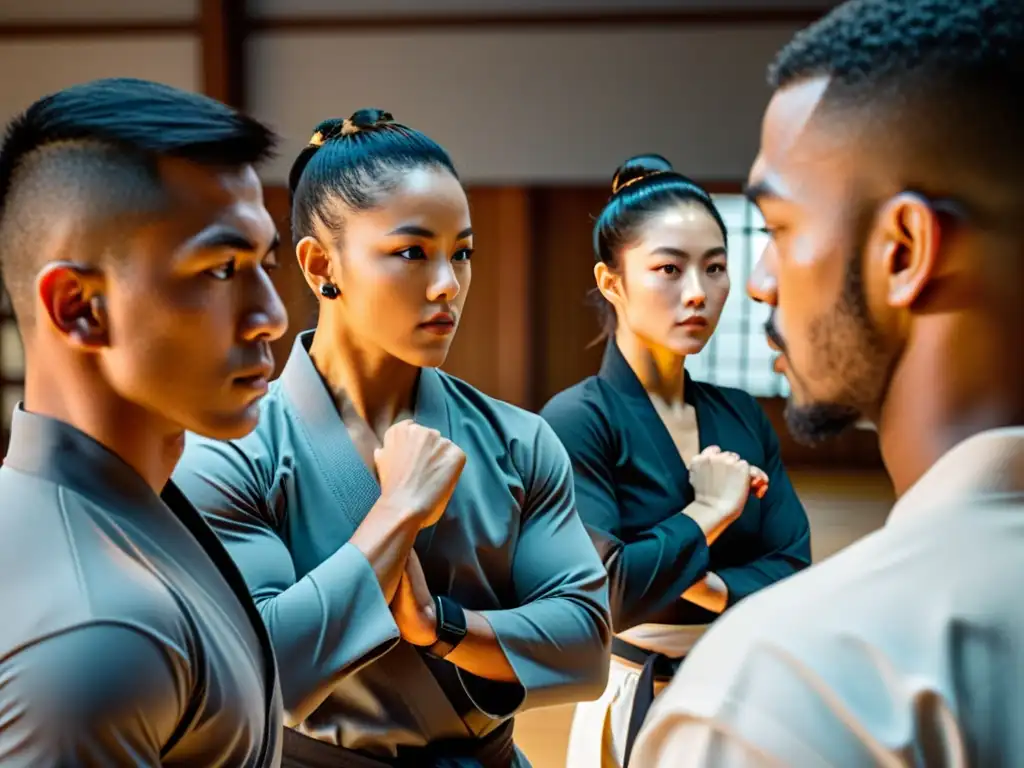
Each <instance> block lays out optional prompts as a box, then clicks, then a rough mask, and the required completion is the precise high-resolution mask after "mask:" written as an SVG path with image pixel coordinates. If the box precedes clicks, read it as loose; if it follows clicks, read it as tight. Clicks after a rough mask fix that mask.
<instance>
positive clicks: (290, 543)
mask: <svg viewBox="0 0 1024 768" xmlns="http://www.w3.org/2000/svg"><path fill="white" fill-rule="evenodd" d="M311 340H312V333H311V332H307V333H305V334H301V335H300V336H299V338H298V339H297V340H296V343H295V347H294V349H293V352H292V354H291V356H290V358H289V360H288V364H287V366H286V367H285V370H284V372H283V374H282V376H281V378H280V379H279V380H278V381H276V382H274V384H273V385H272V386H271V392H270V394H269V395H268V396H267V398H266V399H265V400H264V402H263V405H262V407H263V412H262V416H261V419H260V425H259V427H258V428H257V429H256V431H255V432H254V433H253V434H251V435H249V436H248V437H245V438H242V439H241V440H237V441H234V442H231V443H222V442H215V441H211V440H204V439H201V438H196V437H194V436H192V435H189V438H188V445H187V447H186V450H185V455H184V457H183V458H182V461H181V463H180V464H179V466H178V470H177V471H176V473H175V476H174V479H175V482H177V483H178V484H179V486H180V487H181V489H182V491H183V492H184V493H185V494H186V495H187V496H188V497H189V498H190V500H191V501H192V502H193V503H194V504H195V505H196V507H197V508H199V510H200V511H201V512H202V513H203V514H204V515H205V516H206V518H207V520H208V521H209V522H210V523H211V525H212V526H213V528H214V530H216V531H217V533H218V535H219V536H220V537H221V540H222V541H223V542H224V544H225V546H226V547H227V549H228V551H229V552H230V553H231V555H232V556H233V557H234V558H235V560H236V562H237V563H238V564H239V567H240V568H241V571H242V573H243V575H244V576H245V578H246V581H247V582H248V584H249V589H250V590H251V592H252V595H253V597H254V598H255V601H256V604H257V606H258V607H259V609H260V613H261V614H262V615H263V618H264V620H265V621H266V622H267V625H268V626H269V628H270V635H271V638H272V639H273V643H274V648H275V651H276V653H277V658H278V663H279V665H280V668H281V686H282V690H283V692H284V699H285V709H286V712H288V715H289V716H290V721H291V723H292V724H294V725H296V726H300V730H301V731H302V732H304V733H306V734H309V735H312V736H315V737H316V738H317V739H319V740H320V741H321V742H323V743H326V744H335V745H339V746H342V747H345V748H348V749H350V750H359V751H360V752H361V753H363V754H367V755H372V756H376V757H378V758H385V759H398V760H403V761H404V762H405V763H406V764H411V765H421V766H424V768H426V766H429V765H441V764H456V763H445V762H444V761H443V760H441V761H440V762H438V761H437V760H440V758H437V759H435V758H436V757H437V755H441V756H443V755H444V754H445V750H448V749H451V750H452V754H455V753H457V752H459V751H460V750H465V748H466V745H467V744H469V745H472V744H473V743H474V742H480V741H484V740H485V739H486V738H487V737H488V736H489V735H491V734H493V733H495V731H496V730H499V731H500V733H501V735H502V738H506V739H508V740H510V739H511V723H510V722H509V721H510V718H511V717H512V715H513V714H514V713H515V712H517V711H519V710H521V709H523V708H527V707H543V706H549V705H552V704H562V703H566V702H574V701H578V700H581V699H588V698H596V697H597V696H599V695H600V694H601V691H602V690H603V686H604V683H605V680H606V676H607V671H608V659H609V652H608V645H609V641H610V630H609V614H608V594H607V586H606V581H607V577H606V574H605V571H604V568H603V566H602V565H601V561H600V558H599V557H598V555H597V552H596V551H595V549H594V546H593V544H592V543H591V542H590V539H589V537H588V536H587V533H586V531H585V529H584V528H583V525H582V523H581V522H580V520H579V517H578V516H577V514H576V510H575V505H574V500H573V480H572V468H571V466H570V464H569V460H568V457H567V455H566V452H565V450H564V449H563V447H562V445H561V443H559V441H558V439H557V438H556V437H555V435H554V433H553V432H552V431H551V429H550V427H548V426H547V424H546V423H545V422H544V421H543V420H542V419H540V418H539V417H538V416H536V415H535V414H531V413H528V412H527V411H524V410H521V409H519V408H516V407H514V406H511V405H509V404H507V403H502V402H499V401H496V400H493V399H491V398H490V397H487V396H486V395H484V394H482V393H481V392H479V391H477V390H476V389H474V388H472V387H470V386H469V385H467V384H466V383H464V382H462V381H460V380H458V379H456V378H453V377H451V376H448V375H447V374H444V373H442V372H440V371H437V370H435V369H424V370H423V371H422V372H421V374H420V377H419V384H418V387H417V393H416V409H415V420H416V421H417V422H418V423H420V424H423V425H425V426H428V427H433V428H435V429H437V430H439V431H440V432H441V433H442V434H443V435H445V436H446V437H448V438H450V439H451V440H452V441H453V442H454V443H455V444H456V445H458V446H459V447H460V448H462V450H463V451H465V452H466V455H467V461H466V466H465V470H464V471H463V473H462V476H461V478H460V480H459V483H458V486H457V487H456V490H455V493H454V495H453V496H452V499H451V502H450V503H449V505H448V507H447V510H446V512H445V514H444V516H443V517H442V518H441V520H440V522H439V523H437V524H436V525H435V526H433V527H432V528H430V529H427V530H424V531H422V532H421V533H420V535H419V537H418V539H417V541H416V551H417V553H418V554H419V557H420V559H421V561H422V563H423V568H424V572H425V575H426V579H427V582H428V585H429V586H430V589H431V592H432V593H434V594H441V595H447V596H449V597H451V598H452V599H453V600H455V601H456V602H458V603H459V604H461V605H462V606H463V607H465V608H466V609H469V610H474V611H480V612H481V613H482V614H483V615H484V616H486V618H487V619H488V621H489V622H490V624H491V625H492V626H493V628H494V631H495V633H496V635H497V637H498V640H499V642H500V643H501V647H502V649H503V650H504V651H505V654H506V656H507V657H508V660H509V662H510V664H511V665H512V668H513V669H514V670H515V672H516V674H517V676H518V678H519V680H520V681H521V683H522V684H521V685H517V684H508V683H497V682H491V681H487V680H483V679H481V678H478V677H475V676H473V675H472V674H470V673H468V672H465V671H463V670H460V669H458V668H456V667H455V666H454V665H452V664H451V663H450V662H446V661H436V660H433V659H428V658H427V657H425V656H424V655H423V654H422V653H421V652H420V651H419V650H418V649H416V648H415V647H413V646H411V645H409V644H406V643H404V642H400V640H399V631H398V627H397V626H396V625H395V622H394V619H393V618H392V615H391V611H390V609H389V607H388V604H387V602H386V601H385V599H384V595H383V593H382V592H381V589H380V586H379V583H378V581H377V577H376V576H375V574H374V571H373V568H372V567H371V566H370V564H369V562H367V560H366V558H365V557H364V556H363V554H362V553H361V552H360V551H359V550H358V549H356V547H355V546H353V545H351V544H349V543H348V541H349V537H350V536H351V535H352V533H353V531H355V529H356V527H357V526H358V525H359V524H360V522H361V521H362V520H363V518H364V517H365V516H366V514H367V512H368V511H369V510H370V508H371V507H372V506H373V504H374V503H375V501H376V500H377V498H378V497H379V494H380V488H379V486H378V484H377V482H376V480H375V478H374V476H373V474H372V473H371V472H370V470H369V469H368V468H367V467H366V465H365V463H364V462H363V460H362V459H361V458H360V456H359V454H358V452H357V451H356V449H355V447H354V446H353V444H352V442H351V440H350V438H349V435H348V431H347V429H346V428H345V425H344V424H343V422H342V421H341V419H340V417H339V415H338V412H337V409H336V406H335V404H334V402H333V399H332V397H331V395H330V393H329V392H328V390H327V388H326V386H325V385H324V383H323V381H322V379H321V378H320V376H319V375H318V373H317V371H316V369H315V368H314V366H313V363H312V361H311V360H310V357H309V353H308V351H307V350H308V345H309V343H310V341H311ZM506 723H507V725H506ZM289 738H294V736H293V735H292V734H288V735H287V736H286V740H287V739H289ZM449 740H455V741H454V743H452V742H451V741H449ZM438 742H444V743H445V746H444V747H443V748H440V749H438V748H437V746H436V745H437V743H438ZM428 744H434V745H435V748H434V749H433V751H432V752H429V753H428V752H423V751H419V752H417V748H419V747H422V746H424V745H428ZM318 746H319V745H318ZM509 749H510V750H511V747H509ZM335 751H336V752H338V753H339V755H340V754H341V753H342V750H335ZM469 751H470V752H471V751H472V750H471V749H470V750H469ZM289 754H290V747H289V746H288V745H287V744H286V747H285V758H286V761H287V759H288V755H289ZM340 759H341V758H339V761H336V762H335V763H334V764H335V765H345V764H346V763H344V762H340ZM510 759H512V758H510ZM498 762H499V763H500V762H501V761H500V760H499V761H498ZM481 763H483V764H487V761H486V760H484V759H478V761H477V762H474V760H473V758H469V762H465V763H458V764H465V765H477V764H481ZM300 764H301V761H300ZM349 764H356V763H349ZM374 764H380V763H379V762H375V763H374ZM505 764H510V763H505ZM511 764H514V765H526V761H525V758H523V757H522V756H521V755H518V756H516V757H515V758H514V759H513V761H512V762H511Z"/></svg>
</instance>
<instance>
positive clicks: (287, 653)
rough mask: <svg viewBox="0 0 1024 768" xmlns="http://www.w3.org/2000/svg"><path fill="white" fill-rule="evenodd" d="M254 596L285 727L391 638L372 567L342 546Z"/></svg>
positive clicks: (394, 630)
mask: <svg viewBox="0 0 1024 768" xmlns="http://www.w3.org/2000/svg"><path fill="white" fill-rule="evenodd" d="M254 598H255V599H256V604H257V607H258V608H259V611H260V615H261V616H262V617H263V621H264V623H265V624H266V625H267V629H268V631H269V633H270V637H271V641H272V642H273V645H274V653H275V655H276V656H277V661H278V667H279V669H280V673H281V674H280V678H281V692H282V694H283V698H284V705H285V710H286V712H287V715H288V717H287V725H289V726H290V725H292V724H294V723H297V722H301V721H302V720H304V719H305V718H306V717H308V716H309V714H310V713H311V712H312V711H313V710H314V709H316V707H318V706H319V705H320V704H321V702H323V700H324V699H325V698H326V697H327V696H328V695H329V694H330V692H331V690H332V689H333V688H334V686H335V685H337V683H338V681H339V680H341V679H342V678H344V677H345V676H346V675H349V674H352V673H353V672H355V671H357V670H359V669H361V668H362V667H363V666H365V665H366V664H368V663H370V662H371V661H373V660H374V659H377V658H379V657H380V656H381V655H383V654H384V653H386V652H387V651H388V650H390V649H391V648H392V647H394V645H395V643H397V642H398V639H399V631H398V627H397V626H396V625H395V621H394V618H393V617H392V615H391V610H390V607H389V606H388V604H387V601H385V600H384V595H383V594H382V592H381V588H380V585H379V584H378V582H377V579H376V574H375V572H374V570H373V568H372V567H371V565H370V563H369V562H367V560H366V558H365V557H364V556H363V554H362V552H360V551H359V550H358V549H356V548H355V547H353V546H350V545H349V544H346V545H344V546H343V547H341V549H339V550H338V551H337V552H335V553H334V554H333V555H331V556H330V557H329V558H327V559H326V560H325V561H324V562H322V563H321V564H320V565H318V566H317V567H316V568H314V569H313V570H312V571H311V572H310V573H309V574H307V575H306V576H305V577H304V578H302V579H300V580H299V581H298V582H297V583H295V584H293V585H292V586H290V587H289V588H288V589H286V590H284V591H283V592H280V593H278V594H277V595H275V596H273V597H267V598H262V599H261V598H260V596H259V594H258V593H254Z"/></svg>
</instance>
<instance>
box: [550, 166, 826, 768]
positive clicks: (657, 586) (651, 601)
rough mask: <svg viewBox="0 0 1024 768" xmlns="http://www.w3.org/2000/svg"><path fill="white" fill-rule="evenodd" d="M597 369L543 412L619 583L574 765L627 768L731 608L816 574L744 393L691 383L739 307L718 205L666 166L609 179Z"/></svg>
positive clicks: (782, 477) (792, 501)
mask: <svg viewBox="0 0 1024 768" xmlns="http://www.w3.org/2000/svg"><path fill="white" fill-rule="evenodd" d="M594 251H595V255H596V264H595V265H594V279H595V280H596V282H597V298H598V301H599V303H600V310H601V313H602V317H603V321H604V322H603V331H602V336H601V338H602V339H603V340H605V342H606V347H605V354H604V360H603V362H602V364H601V370H600V372H599V373H598V374H597V375H596V376H591V377H590V378H587V379H585V380H584V381H581V382H580V383H578V384H576V385H574V386H572V387H570V388H569V389H567V390H565V391H564V392H561V393H559V394H558V395H556V396H555V397H554V398H553V399H552V400H551V401H550V402H549V403H548V404H547V405H546V406H545V407H544V409H543V410H542V411H541V415H542V416H543V417H544V418H545V419H546V420H547V421H548V423H550V424H551V426H552V427H553V428H554V430H555V433H556V434H557V435H558V436H559V438H561V440H562V443H563V444H564V445H565V447H566V449H567V450H568V452H569V456H570V458H571V459H572V464H573V473H574V477H575V488H576V503H577V507H578V509H579V513H580V517H581V518H582V519H583V522H584V524H585V525H586V526H587V528H588V530H589V533H590V535H591V538H592V539H593V541H594V543H595V544H596V546H597V549H598V551H599V552H600V554H601V558H602V560H603V561H604V563H605V566H606V567H607V569H608V575H609V589H610V594H611V611H612V628H613V631H614V632H615V637H614V638H613V640H612V661H611V671H610V675H609V681H608V687H607V689H606V690H605V693H604V695H603V696H602V697H601V698H600V699H599V700H597V701H595V702H592V703H586V704H581V705H579V706H577V708H576V716H575V719H574V721H573V729H572V734H571V738H570V745H569V760H568V766H569V768H607V766H611V765H616V766H618V765H625V764H626V763H627V762H628V759H629V753H630V750H631V748H632V741H633V738H634V737H635V735H636V732H637V730H639V727H640V724H641V723H642V722H643V718H644V715H645V714H646V711H647V709H648V707H649V706H650V704H651V702H652V700H653V698H654V695H655V692H656V691H658V690H660V689H661V688H662V687H663V686H664V685H665V684H666V683H667V681H668V680H669V679H670V678H671V677H672V674H673V673H674V671H675V669H676V668H678V666H679V664H680V663H681V661H682V659H683V658H684V657H685V656H686V654H687V652H688V651H689V650H690V648H691V647H692V646H693V644H694V643H695V642H696V641H697V639H698V638H699V637H700V636H701V634H702V633H703V632H704V630H705V629H706V628H707V626H708V625H709V624H711V622H713V621H714V620H715V619H716V618H717V617H718V616H719V615H720V614H721V613H722V612H723V611H724V610H726V609H727V608H728V607H729V606H731V605H733V604H735V603H736V602H737V601H739V600H742V599H743V598H744V597H746V596H747V595H749V594H751V593H753V592H756V591H757V590H759V589H763V588H765V587H767V586H769V585H771V584H773V583H775V582H777V581H779V580H780V579H784V578H785V577H787V576H789V575H791V574H793V573H795V572H796V571H798V570H800V569H802V568H805V567H807V566H808V565H809V564H810V562H811V551H810V533H809V529H808V524H807V516H806V514H805V512H804V509H803V507H802V505H801V504H800V500H799V499H798V498H797V496H796V493H795V492H794V491H793V487H792V485H791V484H790V482H789V478H788V477H787V475H786V470H785V468H784V467H783V466H782V461H781V459H780V457H779V442H778V438H777V437H776V435H775V432H774V430H773V429H772V426H771V424H770V423H769V422H768V419H767V417H766V416H765V414H764V412H763V411H762V410H761V407H760V405H758V403H757V401H756V400H755V399H754V398H753V397H751V396H750V395H749V394H747V393H746V392H743V391H741V390H738V389H731V388H729V387H719V386H714V385H711V384H707V383H704V382H700V381H695V380H694V379H692V378H691V377H690V376H689V374H688V373H687V372H686V358H687V357H689V356H690V355H696V354H698V353H699V352H700V351H701V350H702V349H703V348H704V346H705V345H706V344H707V343H708V341H709V340H710V338H711V336H712V334H713V333H714V332H715V327H716V326H717V324H718V320H719V318H720V317H721V314H722V308H723V307H724V306H725V301H726V298H728V296H729V287H730V284H729V271H728V264H729V253H728V241H727V237H726V227H725V224H724V222H723V221H722V217H721V215H720V213H719V212H718V209H717V208H716V207H715V204H714V201H713V200H712V199H711V196H710V195H708V193H707V192H706V191H705V190H704V189H702V188H701V187H700V186H698V185H697V184H695V183H694V182H693V181H691V180H690V179H688V178H686V177H685V176H683V175H682V174H680V173H677V172H676V171H674V170H673V168H672V166H671V164H670V163H669V162H668V161H667V160H666V159H665V158H663V157H661V156H660V155H640V156H637V157H634V158H631V159H630V160H628V161H627V162H626V163H624V164H623V165H622V167H620V168H619V169H618V171H616V173H615V176H614V178H613V181H612V190H611V197H610V199H609V200H608V203H607V205H605V208H604V210H603V211H602V212H601V215H600V216H599V217H598V219H597V223H596V224H595V226H594Z"/></svg>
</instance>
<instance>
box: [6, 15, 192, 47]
mask: <svg viewBox="0 0 1024 768" xmlns="http://www.w3.org/2000/svg"><path fill="white" fill-rule="evenodd" d="M198 28H199V25H198V23H197V22H196V21H194V20H193V19H181V20H171V21H161V20H151V19H141V20H137V21H133V20H131V19H125V20H121V21H63V22H52V21H8V22H0V40H4V41H14V42H23V41H27V40H39V39H41V38H54V37H56V38H68V37H70V38H79V39H80V38H83V37H89V38H97V37H134V38H138V37H153V36H164V35H192V34H195V33H196V30H197V29H198Z"/></svg>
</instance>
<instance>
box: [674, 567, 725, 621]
mask: <svg viewBox="0 0 1024 768" xmlns="http://www.w3.org/2000/svg"><path fill="white" fill-rule="evenodd" d="M682 596H683V599H684V600H688V601H689V602H691V603H693V604H694V605H699V606H700V607H701V608H704V609H705V610H708V611H712V612H713V613H721V612H722V611H724V610H725V609H726V607H727V606H728V603H729V588H728V587H727V586H726V584H725V582H724V581H722V579H721V577H719V576H718V574H716V573H712V572H711V571H708V573H707V574H705V576H704V578H703V579H701V580H700V581H698V582H697V583H696V584H694V585H693V586H691V587H690V588H689V589H687V590H686V591H685V592H683V595H682Z"/></svg>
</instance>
